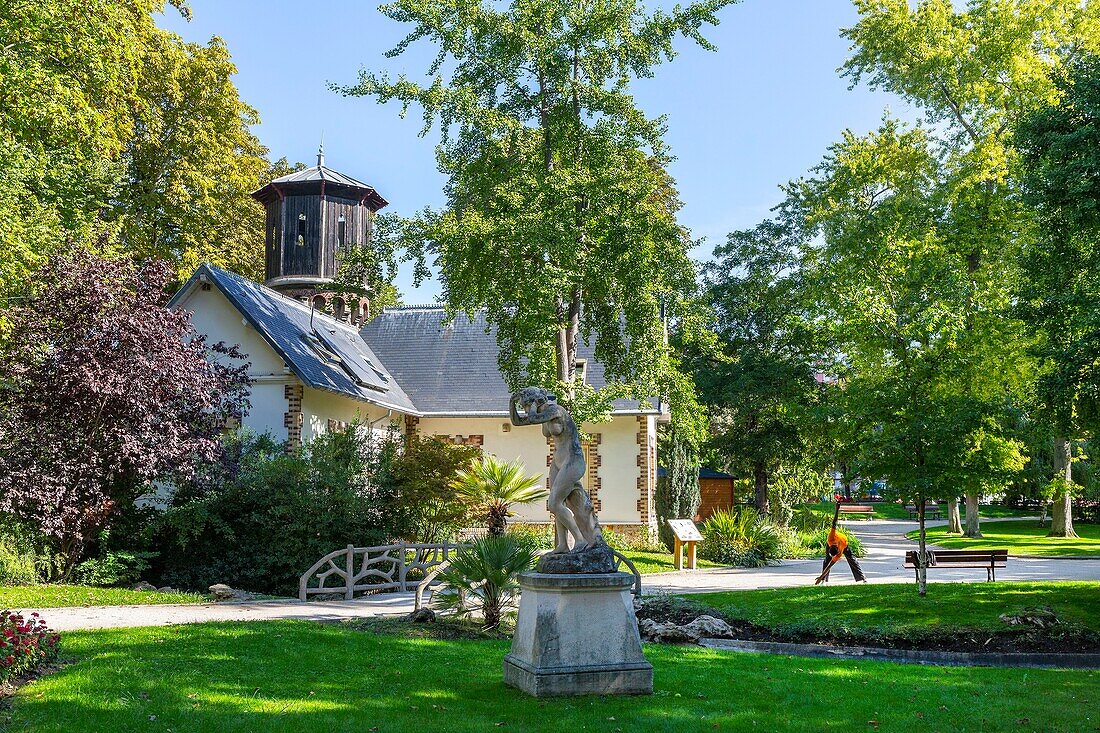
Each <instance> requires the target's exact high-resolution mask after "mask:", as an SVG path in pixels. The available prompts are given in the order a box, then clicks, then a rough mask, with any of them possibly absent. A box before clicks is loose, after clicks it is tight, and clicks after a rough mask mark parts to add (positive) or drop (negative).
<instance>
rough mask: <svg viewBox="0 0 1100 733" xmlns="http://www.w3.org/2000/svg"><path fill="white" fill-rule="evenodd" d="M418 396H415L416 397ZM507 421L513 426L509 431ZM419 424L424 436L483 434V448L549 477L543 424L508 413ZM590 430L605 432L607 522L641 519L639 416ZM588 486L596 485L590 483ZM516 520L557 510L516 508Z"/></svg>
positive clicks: (602, 495) (603, 518) (603, 515)
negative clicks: (515, 420) (516, 422)
mask: <svg viewBox="0 0 1100 733" xmlns="http://www.w3.org/2000/svg"><path fill="white" fill-rule="evenodd" d="M413 399H414V400H415V399H416V397H415V395H414V396H413ZM505 425H507V426H508V427H509V428H510V430H509V431H508V432H505V431H504V426H505ZM417 429H418V430H419V431H420V432H421V433H422V434H423V435H444V436H448V437H451V438H455V437H456V436H463V437H468V436H470V435H481V436H483V438H484V443H483V445H482V448H483V449H484V450H485V451H486V452H488V453H492V454H493V455H495V456H496V457H497V458H500V459H502V460H505V461H513V460H515V459H516V458H519V459H520V460H521V461H523V464H524V465H525V466H526V467H527V473H529V474H537V475H539V476H540V477H542V478H543V479H544V480H545V477H546V475H547V466H546V458H547V456H549V455H550V451H549V447H548V446H547V444H546V438H544V437H543V435H542V430H540V429H539V428H538V427H535V426H531V427H525V428H521V427H514V426H512V425H511V424H509V422H508V419H507V418H505V417H499V418H453V417H452V418H436V417H425V418H421V419H420V423H419V425H418V426H417ZM584 430H585V431H586V432H588V433H590V434H595V433H600V435H601V444H600V447H599V451H600V463H601V465H600V467H599V469H598V471H599V477H600V492H599V499H600V504H601V508H600V513H599V517H600V522H601V523H602V524H637V523H638V522H640V521H642V517H640V516H639V514H638V458H637V456H638V445H637V442H636V440H637V439H636V435H637V430H638V423H637V419H636V418H635V417H634V416H625V415H624V416H620V417H615V418H613V419H612V420H611V421H610V422H606V423H600V424H593V425H585V426H584ZM585 488H586V489H588V488H591V487H589V486H587V483H586V486H585ZM514 511H515V512H516V519H518V520H520V521H528V522H548V521H551V519H552V515H551V514H550V512H548V511H547V510H546V503H545V502H539V503H537V504H530V505H526V506H518V507H515V508H514Z"/></svg>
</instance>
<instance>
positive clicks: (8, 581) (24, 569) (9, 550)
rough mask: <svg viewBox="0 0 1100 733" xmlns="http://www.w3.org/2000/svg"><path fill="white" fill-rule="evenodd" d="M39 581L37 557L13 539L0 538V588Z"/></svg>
mask: <svg viewBox="0 0 1100 733" xmlns="http://www.w3.org/2000/svg"><path fill="white" fill-rule="evenodd" d="M38 581H39V576H38V567H37V557H36V555H35V553H34V551H33V550H31V549H29V548H27V547H26V546H24V545H23V544H22V543H20V542H19V541H18V540H17V539H16V538H14V537H5V536H0V586H3V585H33V584H34V583H37V582H38Z"/></svg>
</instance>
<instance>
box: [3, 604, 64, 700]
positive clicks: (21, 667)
mask: <svg viewBox="0 0 1100 733" xmlns="http://www.w3.org/2000/svg"><path fill="white" fill-rule="evenodd" d="M60 646H61V635H60V634H58V633H56V632H54V631H51V630H50V629H49V628H48V627H47V626H46V622H45V621H44V620H42V619H41V618H40V617H39V615H38V614H37V613H32V614H31V615H30V617H29V618H25V617H24V616H22V615H21V614H18V613H13V612H12V611H0V683H3V682H7V681H8V680H11V679H13V678H15V677H19V676H22V675H24V674H27V673H28V672H33V671H34V670H35V669H37V668H38V667H39V666H40V665H43V664H46V663H47V662H52V661H53V660H54V659H56V658H57V654H58V652H59V651H60Z"/></svg>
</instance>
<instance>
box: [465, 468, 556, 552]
mask: <svg viewBox="0 0 1100 733" xmlns="http://www.w3.org/2000/svg"><path fill="white" fill-rule="evenodd" d="M451 488H452V489H454V492H455V496H456V497H458V498H459V499H460V500H462V501H464V502H466V503H467V504H468V506H469V508H470V510H471V511H473V512H479V511H480V512H482V518H483V519H484V520H485V522H486V525H487V526H488V528H489V534H491V535H502V534H504V530H505V529H506V528H507V526H508V517H510V516H513V512H512V505H513V504H531V503H533V502H536V501H539V500H540V499H545V498H546V497H547V495H548V493H549V492H547V491H546V489H545V488H543V482H542V477H541V476H537V475H536V476H528V475H527V474H526V469H525V467H524V465H523V462H522V461H520V460H519V459H516V460H515V461H512V462H511V463H505V462H504V461H502V460H500V459H499V458H497V457H496V456H493V455H488V454H487V455H484V456H481V457H480V458H478V459H475V460H474V461H473V462H472V463H470V465H469V466H468V467H466V468H463V469H459V471H458V472H457V473H456V474H455V477H454V479H452V481H451Z"/></svg>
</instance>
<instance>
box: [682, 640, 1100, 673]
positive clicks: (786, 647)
mask: <svg viewBox="0 0 1100 733" xmlns="http://www.w3.org/2000/svg"><path fill="white" fill-rule="evenodd" d="M699 646H703V647H706V648H707V649H715V650H718V651H727V652H754V653H763V654H785V655H789V656H795V657H820V658H826V659H853V660H855V659H859V660H862V659H874V660H879V661H883V662H900V663H903V664H933V665H939V666H944V667H1024V668H1040V669H1042V668H1057V669H1100V654H1056V653H1046V652H1038V653H1020V652H980V653H969V652H940V651H926V650H921V649H880V648H875V647H864V646H851V647H842V646H825V645H822V644H786V643H782V642H775V641H741V640H739V639H700V640H699Z"/></svg>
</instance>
